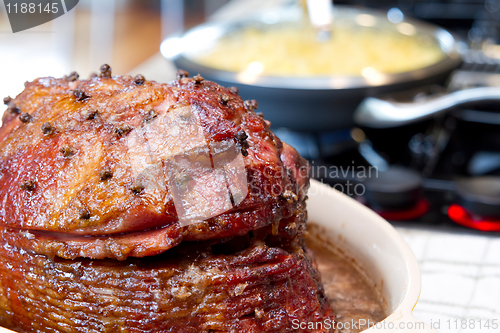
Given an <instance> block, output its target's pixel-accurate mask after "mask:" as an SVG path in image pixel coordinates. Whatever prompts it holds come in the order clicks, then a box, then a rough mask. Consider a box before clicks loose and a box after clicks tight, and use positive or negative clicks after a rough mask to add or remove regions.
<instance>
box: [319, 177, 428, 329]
mask: <svg viewBox="0 0 500 333" xmlns="http://www.w3.org/2000/svg"><path fill="white" fill-rule="evenodd" d="M314 187H318V188H321V192H320V193H322V195H328V196H331V197H332V198H333V199H334V200H339V201H342V202H343V203H344V204H345V205H346V209H356V210H358V212H357V213H358V214H359V215H361V216H363V217H364V218H366V219H367V220H370V221H371V223H374V224H376V226H377V227H378V228H380V229H381V230H382V231H383V232H384V233H386V234H388V235H389V236H390V238H391V239H392V240H393V242H394V243H395V244H396V247H397V248H398V249H399V250H400V252H401V254H402V256H403V258H404V259H405V264H406V267H405V269H406V273H407V274H408V277H409V279H408V284H407V286H406V290H405V292H404V296H403V298H402V300H401V301H400V303H399V304H398V305H397V306H396V308H395V309H394V310H393V311H392V312H390V313H389V314H388V316H387V317H386V318H385V319H384V320H383V321H382V322H393V321H400V320H409V319H413V315H412V311H413V308H414V307H415V305H416V304H417V302H418V299H419V297H420V292H421V289H422V285H421V283H422V282H421V275H420V269H419V266H418V262H417V259H416V257H415V255H414V254H413V252H412V250H411V249H410V247H409V246H408V244H407V243H406V242H405V240H404V239H403V237H402V236H401V235H400V234H399V233H398V232H397V231H396V229H395V228H394V227H393V226H392V225H391V224H390V223H389V222H387V221H386V220H385V219H383V218H382V217H380V215H378V214H377V213H375V212H374V211H373V210H371V209H369V208H368V207H366V206H364V205H363V204H361V203H359V202H358V201H356V200H354V199H352V198H350V197H349V196H347V195H345V194H343V193H341V192H339V191H337V190H335V189H334V188H332V187H330V186H328V185H325V184H323V183H321V182H319V181H317V180H311V188H314ZM389 310H390V309H389ZM417 321H420V320H418V319H417ZM374 331H376V328H375V327H372V328H369V329H366V330H364V331H363V332H374ZM377 331H378V330H377Z"/></svg>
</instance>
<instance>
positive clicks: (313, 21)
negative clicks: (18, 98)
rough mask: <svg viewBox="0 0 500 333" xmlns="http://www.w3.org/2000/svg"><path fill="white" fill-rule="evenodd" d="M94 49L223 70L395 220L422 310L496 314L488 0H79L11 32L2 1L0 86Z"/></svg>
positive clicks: (91, 65) (195, 69) (318, 161)
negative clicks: (419, 286)
mask: <svg viewBox="0 0 500 333" xmlns="http://www.w3.org/2000/svg"><path fill="white" fill-rule="evenodd" d="M318 3H323V5H325V3H327V5H328V6H330V7H331V6H333V7H334V8H336V9H338V10H337V11H336V12H335V15H334V17H333V23H334V26H335V28H334V29H330V28H329V27H330V25H331V22H329V19H332V17H328V15H322V14H325V13H327V12H330V10H324V7H323V9H322V7H321V6H320V5H318ZM314 6H316V9H315V10H314V9H313V8H314ZM330 7H328V8H330ZM252 20H253V21H252ZM281 21H283V22H285V23H286V24H288V25H286V24H285V25H283V26H281V25H279V24H280V23H281ZM304 22H306V23H307V24H306V25H304ZM325 22H326V23H325ZM429 24H431V25H429ZM245 26H253V28H252V29H253V30H248V31H245V30H244V29H243V30H242V28H244V27H245ZM275 26H276V27H278V28H277V30H273V29H272V28H273V27H275ZM280 27H281V28H283V27H284V28H283V29H284V30H283V31H281V30H279V29H281V28H280ZM287 27H291V29H290V30H289V31H287V30H286V29H288V28H287ZM192 28H194V29H195V30H191V29H192ZM238 30H242V31H243V32H242V33H238V32H237V31H238ZM234 31H236V33H234V34H233V33H232V32H234ZM273 31H278V32H277V33H276V34H274V32H273ZM311 31H312V32H311ZM267 32H270V34H269V35H266V34H267ZM184 33H186V34H184ZM384 33H385V34H384ZM273 34H274V35H273ZM225 35H227V36H225ZM225 37H227V38H225ZM336 43H339V44H336ZM160 50H161V53H160ZM273 54H274V55H275V56H273ZM428 56H429V57H430V58H428ZM273 57H274V58H273ZM429 59H430V60H429ZM358 60H359V63H357V61H358ZM422 61H423V62H422ZM426 61H427V62H426ZM104 63H108V64H110V65H111V67H112V70H113V74H114V75H117V74H127V73H131V74H134V75H135V74H138V73H141V74H144V75H145V76H146V78H147V79H155V80H158V81H161V82H167V81H170V80H173V79H174V78H175V71H176V68H175V67H176V66H177V67H180V68H183V69H187V70H189V71H190V72H191V75H195V74H197V73H201V74H202V75H203V76H204V77H205V78H207V79H211V80H215V81H217V82H219V83H221V84H222V85H225V86H237V87H238V88H239V89H240V95H241V96H242V98H244V99H256V100H257V101H258V102H259V109H258V111H262V112H263V113H264V114H265V117H266V119H268V120H270V121H271V124H272V128H273V130H274V131H275V133H277V135H278V136H279V137H280V138H281V139H283V140H284V141H286V142H288V143H289V144H291V145H292V146H294V147H295V148H296V149H297V150H298V151H299V152H300V153H301V154H302V155H303V156H304V157H306V158H308V159H309V161H310V163H311V165H312V166H313V174H312V176H313V177H314V178H316V179H318V180H321V181H323V182H325V183H328V184H330V185H331V186H334V187H335V188H336V189H338V190H340V191H343V192H344V193H346V194H348V195H350V196H352V197H354V198H355V199H356V200H358V201H360V202H362V203H363V204H365V205H367V206H368V207H370V208H372V209H373V210H375V211H376V212H377V213H379V214H380V215H381V216H383V217H384V218H386V219H388V220H389V221H390V222H391V223H393V224H394V225H396V226H397V227H398V231H400V233H401V234H402V235H403V236H404V237H405V239H406V240H407V241H408V243H409V244H410V246H411V247H412V249H413V251H414V252H415V254H416V256H417V258H418V259H419V261H420V264H421V267H422V270H423V275H424V280H423V284H424V292H423V294H422V297H421V301H420V303H419V307H418V310H417V311H416V312H417V313H418V315H419V316H421V317H422V319H427V320H428V321H430V320H432V319H436V318H438V319H442V320H447V319H451V320H453V319H457V318H482V319H488V318H493V317H495V318H500V301H499V300H500V287H499V286H500V259H499V256H498V251H500V239H498V235H500V130H499V126H500V0H335V1H334V4H333V2H331V1H323V0H308V1H307V0H120V1H116V0H81V1H80V2H79V4H78V5H77V6H76V8H75V9H74V10H71V11H70V12H68V13H67V14H65V15H63V16H62V17H59V18H57V19H55V20H54V21H52V22H49V23H46V24H43V25H40V26H37V27H35V28H32V29H29V30H26V31H22V32H19V33H16V34H13V33H12V31H11V29H10V25H9V21H8V18H7V14H6V8H5V7H4V6H3V5H0V77H1V80H0V96H7V95H10V96H12V97H14V96H15V95H17V94H18V93H19V92H21V91H22V89H23V83H24V82H25V81H29V80H33V79H35V78H36V77H41V76H55V77H62V76H63V75H67V74H69V73H70V72H71V71H77V72H78V73H79V74H80V76H81V77H88V76H89V75H90V74H91V73H92V72H97V71H98V70H99V67H100V66H101V65H102V64H104ZM398 66H402V67H398ZM280 71H281V72H280ZM370 167H372V168H375V169H376V172H375V173H374V174H371V175H368V174H367V173H364V174H361V173H359V171H363V170H365V171H366V170H368V169H367V168H370ZM358 184H359V185H361V186H360V187H356V188H355V186H356V185H358ZM356 189H358V190H357V191H356ZM443 281H445V283H443ZM445 331H446V330H443V332H445ZM450 332H456V330H450ZM460 332H469V331H468V330H462V331H460Z"/></svg>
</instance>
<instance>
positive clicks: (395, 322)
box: [0, 180, 437, 333]
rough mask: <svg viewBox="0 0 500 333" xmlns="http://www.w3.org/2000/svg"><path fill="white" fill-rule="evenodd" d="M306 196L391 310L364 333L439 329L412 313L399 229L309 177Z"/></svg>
mask: <svg viewBox="0 0 500 333" xmlns="http://www.w3.org/2000/svg"><path fill="white" fill-rule="evenodd" d="M308 195H309V200H308V201H307V210H308V215H309V220H310V221H314V223H315V224H316V225H318V226H320V227H321V228H322V229H324V233H323V234H322V237H324V238H325V239H326V240H328V241H330V242H333V243H334V244H335V246H336V247H338V248H339V249H341V250H342V251H343V252H344V253H346V254H348V256H349V257H351V258H353V259H355V261H356V263H357V264H359V265H360V266H361V267H363V270H364V272H365V273H367V275H369V277H370V280H371V282H373V283H374V285H375V288H376V289H377V290H378V291H379V292H380V294H381V295H382V297H383V298H384V300H385V302H386V306H387V310H388V313H390V315H389V316H388V317H387V318H386V319H385V320H384V321H383V322H381V323H380V325H377V326H375V327H372V328H369V329H367V330H365V331H364V332H367V333H369V332H391V333H393V332H394V333H395V332H400V333H416V332H419V333H436V332H437V331H436V330H433V329H431V328H430V327H429V326H428V325H425V324H424V323H422V322H421V321H420V320H418V319H416V318H415V317H414V316H413V315H412V310H413V308H414V307H415V305H416V303H417V301H418V297H419V295H420V287H421V286H420V271H419V268H418V264H417V260H416V259H415V256H414V255H413V253H412V252H411V250H410V248H409V247H408V245H407V244H406V243H405V241H404V240H403V239H402V238H401V236H400V235H399V234H398V232H397V231H396V230H395V229H394V228H393V227H392V226H391V225H390V224H389V223H388V222H386V221H385V220H384V219H382V218H381V217H380V216H378V215H377V214H376V213H374V212H373V211H371V210H370V209H368V208H366V207H365V206H363V205H361V204H360V203H358V202H357V201H355V200H353V199H351V198H349V197H348V196H346V195H344V194H342V193H340V192H338V191H336V190H334V189H332V188H331V187H329V186H326V185H323V184H321V183H319V182H317V181H314V180H313V181H312V182H311V188H310V190H309V194H308ZM410 326H411V327H412V328H411V329H410V328H408V327H410ZM7 332H11V333H12V331H10V330H7V329H4V328H0V333H7Z"/></svg>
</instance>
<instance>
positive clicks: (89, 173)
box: [0, 76, 308, 260]
mask: <svg viewBox="0 0 500 333" xmlns="http://www.w3.org/2000/svg"><path fill="white" fill-rule="evenodd" d="M193 119H195V122H196V123H197V124H198V125H199V126H198V127H189V129H191V130H184V131H182V130H181V131H179V128H181V127H179V126H180V125H179V123H181V122H183V121H186V122H188V123H189V122H190V121H191V122H192V121H193ZM197 130H198V132H197ZM242 131H244V133H243V132H242ZM242 133H243V134H242ZM245 136H248V138H247V139H246V140H245ZM245 141H246V143H245ZM224 147H236V148H237V149H238V154H239V151H240V150H241V153H242V155H241V158H242V161H243V163H244V173H245V174H246V181H247V183H248V191H249V193H248V194H247V195H243V197H241V198H233V197H231V200H233V201H234V202H235V204H234V205H232V206H231V205H230V206H229V209H226V210H224V211H223V212H222V213H220V214H217V215H214V216H211V217H210V218H208V219H205V220H204V221H202V222H199V223H191V224H187V225H186V224H184V225H183V224H181V223H180V222H179V216H178V213H177V212H176V209H175V205H174V198H173V194H172V189H171V186H169V184H170V183H169V179H170V181H172V177H174V178H175V177H177V174H175V175H174V176H172V170H174V171H177V170H178V169H175V167H176V166H175V165H174V166H172V163H174V162H175V163H177V162H178V161H177V160H176V158H178V157H181V162H182V161H183V160H182V158H184V160H189V158H193V156H204V155H206V156H208V157H207V158H209V159H207V160H208V161H209V164H210V163H211V164H212V166H214V165H215V167H217V163H218V162H217V161H216V159H215V157H214V156H216V154H217V153H219V152H220V151H223V150H224V149H225V148H224ZM227 151H229V149H227ZM183 154H184V155H183ZM245 155H247V156H245ZM186 156H187V157H186ZM172 161H174V162H172ZM181 162H178V163H181ZM200 163H201V162H200ZM306 169H307V163H306V162H305V160H303V159H302V158H301V157H300V156H299V155H298V154H297V153H296V152H295V150H293V148H291V147H289V146H286V145H285V146H283V144H282V143H281V142H280V140H279V139H278V138H277V137H276V136H274V134H273V133H272V132H271V131H270V130H269V128H268V125H267V124H266V122H265V121H264V119H263V118H261V117H259V116H258V115H257V114H256V113H255V112H254V111H253V108H252V103H246V104H245V103H244V102H243V101H242V100H241V98H240V97H239V96H238V95H237V94H235V93H233V92H232V91H230V90H228V89H226V88H223V87H220V86H218V85H217V84H215V83H212V82H208V81H203V80H201V79H199V78H195V79H193V78H186V77H184V78H181V79H179V80H178V81H175V82H173V83H172V84H159V83H156V82H149V81H146V82H141V83H139V84H138V83H137V82H135V81H134V79H132V78H130V77H128V76H117V77H113V78H106V77H95V78H91V79H88V80H72V79H71V78H63V79H54V78H40V79H37V80H35V81H33V82H29V83H26V88H25V90H24V91H23V92H22V93H21V94H20V95H18V96H17V97H16V98H15V99H13V100H12V101H10V103H9V105H8V110H7V111H6V112H5V114H4V117H3V126H2V128H1V129H0V193H1V198H0V228H1V229H0V239H1V240H3V241H5V242H7V243H9V244H11V245H13V246H17V247H20V248H24V249H27V250H31V251H34V252H35V253H38V254H45V255H48V256H50V257H54V256H59V257H62V258H66V259H73V258H77V257H87V258H94V259H101V258H116V259H120V260H124V259H126V258H127V257H129V256H132V257H143V256H148V255H156V254H159V253H162V252H163V251H165V250H167V249H170V248H172V247H174V246H176V245H178V244H179V243H180V242H181V241H182V240H191V241H192V240H208V239H215V238H223V237H231V236H235V235H244V234H246V233H247V232H248V231H249V230H255V229H258V228H260V227H263V226H266V225H270V224H271V223H273V222H275V223H279V222H276V221H279V220H280V219H282V218H286V217H288V216H291V214H292V212H294V211H295V209H296V207H297V203H298V202H299V201H301V200H303V198H304V196H305V191H306V190H307V187H308V176H307V175H306V173H305V172H304V170H306ZM301 170H302V172H299V171H301ZM188 171H189V170H188ZM182 179H183V178H182V177H177V178H175V179H174V180H173V181H175V182H181V186H182V181H183V180H182ZM200 179H201V180H199V181H198V183H197V186H198V189H201V191H199V193H198V192H197V194H198V197H196V198H195V199H196V200H195V202H196V205H195V207H194V208H193V207H192V208H193V209H194V211H195V213H197V210H200V211H202V210H210V209H213V207H214V206H217V200H218V198H216V197H214V196H213V195H212V196H211V195H210V194H207V193H212V192H210V191H203V189H212V188H214V187H217V186H218V184H219V183H220V182H219V181H218V179H217V178H214V177H212V176H210V177H204V178H203V177H201V178H200ZM300 186H302V189H300V188H299V187H300ZM228 200H229V199H228ZM228 200H227V201H228ZM229 204H231V202H230V203H229Z"/></svg>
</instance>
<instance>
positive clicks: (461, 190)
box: [275, 56, 500, 234]
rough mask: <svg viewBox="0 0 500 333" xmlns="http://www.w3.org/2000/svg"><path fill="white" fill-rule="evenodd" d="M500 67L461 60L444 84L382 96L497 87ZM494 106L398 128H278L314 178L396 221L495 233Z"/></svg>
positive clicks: (497, 138)
mask: <svg viewBox="0 0 500 333" xmlns="http://www.w3.org/2000/svg"><path fill="white" fill-rule="evenodd" d="M475 57H476V58H477V56H475ZM484 63H487V62H483V64H484ZM499 64H500V63H499ZM499 64H494V66H490V65H488V66H480V65H481V64H478V63H473V62H468V61H465V63H464V66H462V68H461V69H460V70H457V71H456V72H455V73H453V74H452V76H451V77H450V80H449V83H448V85H447V87H442V86H429V87H425V88H423V89H419V90H418V91H408V92H405V93H403V94H401V93H399V94H398V95H397V96H396V95H393V96H386V97H387V98H391V99H397V100H401V99H402V98H403V99H406V100H408V98H411V99H412V100H420V99H425V98H428V97H429V96H430V95H439V94H444V93H446V92H450V91H457V90H461V89H467V88H473V87H483V86H500V65H499ZM499 111H500V102H496V103H493V102H490V103H482V104H480V105H470V104H469V105H468V106H467V107H460V108H455V109H453V110H452V111H450V112H448V113H445V114H442V115H440V116H437V117H435V118H432V119H428V120H425V121H421V122H418V123H414V124H410V125H405V126H400V127H396V128H384V129H375V128H368V127H366V128H351V129H345V130H340V131H336V132H329V133H295V132H291V131H288V130H284V129H276V130H275V132H276V134H277V135H278V136H279V137H280V138H281V139H283V140H284V141H286V142H288V143H289V144H291V145H292V146H294V147H295V148H296V149H297V150H298V151H299V152H300V153H301V154H302V156H305V157H306V158H308V159H309V161H310V163H311V166H312V170H311V176H312V177H313V178H315V179H317V180H319V181H322V182H324V183H327V184H329V185H331V186H333V187H334V188H336V189H338V190H339V191H342V192H344V193H345V194H347V195H349V196H352V197H353V198H355V199H356V200H358V201H360V202H362V203H364V204H365V205H367V206H369V207H370V208H372V209H373V210H375V211H376V212H378V213H379V214H380V215H381V216H383V217H384V218H386V219H387V220H389V221H392V222H393V223H398V224H400V225H401V224H406V225H412V226H415V225H420V226H425V227H430V228H436V229H459V230H464V231H465V230H467V231H470V232H489V233H498V234H500V130H499V129H500V112H499Z"/></svg>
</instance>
